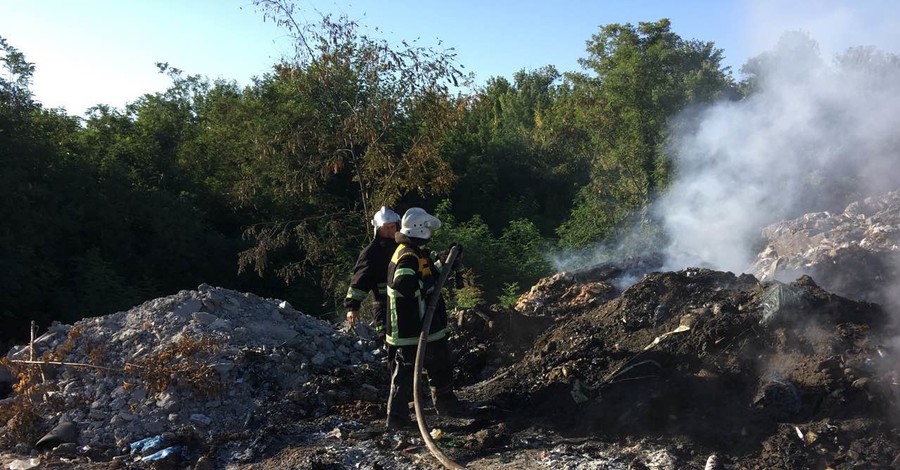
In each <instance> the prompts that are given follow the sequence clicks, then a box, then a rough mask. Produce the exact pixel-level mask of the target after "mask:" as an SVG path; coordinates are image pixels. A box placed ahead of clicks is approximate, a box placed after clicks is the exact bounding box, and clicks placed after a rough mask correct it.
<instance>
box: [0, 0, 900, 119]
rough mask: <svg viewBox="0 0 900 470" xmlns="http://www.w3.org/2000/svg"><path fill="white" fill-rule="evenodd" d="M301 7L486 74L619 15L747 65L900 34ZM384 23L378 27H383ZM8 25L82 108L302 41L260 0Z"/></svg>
mask: <svg viewBox="0 0 900 470" xmlns="http://www.w3.org/2000/svg"><path fill="white" fill-rule="evenodd" d="M296 3H297V5H298V6H299V8H300V10H301V15H300V17H301V18H302V19H304V20H307V21H316V20H317V19H318V18H319V15H318V14H317V13H316V12H325V13H331V14H346V15H347V16H349V17H350V18H352V19H355V20H358V21H359V22H360V23H361V24H362V25H363V27H364V28H366V30H367V31H368V32H370V33H373V34H374V35H377V36H379V37H382V38H384V39H387V40H389V41H392V42H395V43H397V42H399V41H401V40H408V41H411V40H418V41H417V42H418V44H420V45H424V46H436V45H438V42H439V41H440V44H441V47H453V48H454V49H455V50H456V53H457V60H458V62H459V63H461V64H462V65H463V66H465V67H466V70H468V71H471V72H474V73H475V75H476V84H484V83H485V81H486V80H487V79H488V78H490V77H494V76H503V77H507V78H509V77H512V75H513V74H514V73H515V72H517V71H519V70H521V69H528V70H531V69H536V68H539V67H542V66H544V65H548V64H549V65H554V66H556V68H557V69H559V70H560V71H563V72H565V71H575V70H580V67H579V65H578V59H579V58H581V57H584V55H585V53H584V51H585V42H586V41H587V40H589V39H590V37H591V35H593V34H595V33H596V32H598V31H599V28H600V26H601V25H605V24H609V23H632V24H637V23H638V22H641V21H656V20H658V19H660V18H669V19H671V21H672V29H673V30H674V31H675V32H676V33H677V34H678V35H680V36H681V37H682V38H685V39H700V40H704V41H713V42H715V44H716V45H717V46H718V47H720V48H722V49H723V50H724V51H725V65H727V66H730V67H732V69H733V71H734V72H735V75H736V77H738V78H739V74H738V71H739V69H740V66H741V65H742V64H743V63H744V62H746V60H747V59H748V58H750V57H753V56H755V55H757V54H759V53H761V52H763V51H765V50H767V49H768V48H770V47H772V45H773V44H775V42H776V41H777V39H778V37H779V36H780V34H781V33H782V32H783V31H786V30H798V29H799V30H804V31H807V32H809V33H810V35H811V36H812V37H813V38H814V39H816V40H817V41H819V42H820V44H821V47H822V50H823V52H825V53H831V52H840V51H842V50H844V49H846V48H847V47H849V46H854V45H875V46H878V47H881V48H883V49H885V50H888V51H896V48H895V47H893V46H894V45H895V44H900V42H898V40H900V33H898V32H897V31H895V29H894V28H893V21H894V20H896V19H897V18H900V16H898V13H900V2H895V1H890V0H867V1H865V2H852V1H839V0H802V1H774V0H772V1H769V0H754V1H727V0H679V1H674V0H631V1H624V0H618V1H616V0H559V1H548V0H545V1H537V0H492V1H485V0H479V1H476V0H456V1H453V2H449V1H444V2H438V1H426V0H418V1H413V0H391V1H387V0H368V1H353V2H349V1H343V2H338V1H334V0H303V1H298V2H296ZM376 28H377V31H376ZM0 36H2V37H4V38H6V39H7V41H8V42H9V44H10V45H12V46H13V47H16V48H17V49H19V50H20V51H21V52H23V53H24V54H25V56H26V58H27V59H28V60H29V61H30V62H32V63H34V64H35V65H36V72H35V74H34V79H33V83H32V87H31V89H32V91H33V92H34V94H35V96H36V98H37V99H38V100H39V101H40V102H42V103H43V104H44V106H46V107H51V108H56V107H64V108H65V109H66V110H67V112H68V113H69V114H72V115H81V114H82V113H83V112H84V111H85V110H86V109H87V108H88V107H90V106H93V105H95V104H100V103H102V104H108V105H111V106H115V107H122V106H124V105H125V104H126V103H128V102H132V101H134V100H136V99H137V98H139V97H140V96H141V95H143V94H145V93H153V92H157V91H162V90H164V89H165V88H166V87H167V86H168V84H169V81H168V79H167V78H166V77H165V76H163V75H161V74H159V73H158V69H157V67H156V65H155V64H156V63H157V62H168V63H169V64H170V65H172V66H174V67H177V68H179V69H182V70H184V71H185V72H186V73H189V74H199V75H204V76H207V77H209V78H211V79H218V78H223V79H228V80H235V81H237V82H238V83H240V84H243V85H246V84H248V83H250V80H251V78H252V77H254V76H261V75H262V74H264V73H266V72H267V71H269V70H270V69H271V66H272V65H273V64H275V63H277V62H278V61H279V59H280V58H281V57H283V56H285V55H287V54H289V53H290V52H291V44H290V41H289V40H288V38H287V34H286V32H285V31H284V30H282V29H280V28H279V27H277V26H275V25H274V24H272V23H271V22H265V21H263V17H262V14H261V13H260V12H259V11H258V10H257V9H256V8H255V7H254V6H253V3H252V1H251V0H31V1H22V0H0Z"/></svg>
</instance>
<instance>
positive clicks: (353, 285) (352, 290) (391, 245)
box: [344, 237, 397, 332]
mask: <svg viewBox="0 0 900 470" xmlns="http://www.w3.org/2000/svg"><path fill="white" fill-rule="evenodd" d="M396 248H397V242H396V241H394V240H392V239H390V238H380V237H376V238H375V240H373V241H372V242H371V243H369V244H368V245H367V246H366V247H365V248H364V249H363V251H362V252H361V253H360V254H359V258H357V260H356V265H355V266H354V267H353V277H352V278H351V279H350V287H349V288H348V289H347V297H345V298H344V307H346V308H347V310H359V307H360V305H361V304H362V301H363V300H365V298H366V295H368V294H369V292H372V294H373V296H374V298H375V325H374V327H375V330H376V331H378V332H381V331H384V321H385V314H386V309H387V270H388V263H389V262H390V260H391V255H393V254H394V250H395V249H396Z"/></svg>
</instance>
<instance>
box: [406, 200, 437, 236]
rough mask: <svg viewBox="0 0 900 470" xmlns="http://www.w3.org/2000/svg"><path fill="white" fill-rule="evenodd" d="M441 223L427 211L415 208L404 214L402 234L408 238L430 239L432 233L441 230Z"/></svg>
mask: <svg viewBox="0 0 900 470" xmlns="http://www.w3.org/2000/svg"><path fill="white" fill-rule="evenodd" d="M440 226H441V221H440V220H438V218H437V217H435V216H433V215H431V214H429V213H427V212H425V209H422V208H420V207H413V208H412V209H410V210H408V211H406V213H405V214H403V221H402V222H401V224H400V233H402V234H404V235H406V236H407V237H414V238H422V239H425V240H427V239H429V238H431V231H432V230H435V229H437V228H439V227H440Z"/></svg>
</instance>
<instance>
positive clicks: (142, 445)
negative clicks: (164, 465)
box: [128, 435, 165, 455]
mask: <svg viewBox="0 0 900 470" xmlns="http://www.w3.org/2000/svg"><path fill="white" fill-rule="evenodd" d="M164 445H165V438H163V436H161V435H160V436H153V437H147V438H144V439H141V440H139V441H135V442H132V443H131V444H129V445H128V447H129V448H130V449H131V452H130V453H131V455H134V454H146V453H147V452H150V451H155V450H157V449H159V448H161V447H163V446H164Z"/></svg>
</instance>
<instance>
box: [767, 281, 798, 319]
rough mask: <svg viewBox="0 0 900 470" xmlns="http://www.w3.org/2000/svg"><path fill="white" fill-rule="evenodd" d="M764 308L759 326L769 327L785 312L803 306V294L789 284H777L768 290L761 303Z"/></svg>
mask: <svg viewBox="0 0 900 470" xmlns="http://www.w3.org/2000/svg"><path fill="white" fill-rule="evenodd" d="M760 303H761V304H762V307H763V313H762V319H760V320H759V324H760V325H762V326H767V325H769V324H771V323H772V322H773V321H775V320H776V319H777V318H778V317H780V316H781V315H783V313H784V311H785V310H788V309H791V308H795V307H799V306H801V305H803V293H802V292H801V291H800V290H798V289H794V288H793V287H791V286H788V285H787V284H784V283H781V282H777V281H776V282H775V283H774V284H773V285H772V286H771V287H769V288H768V289H766V291H765V292H764V293H763V295H762V299H761V301H760Z"/></svg>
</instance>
